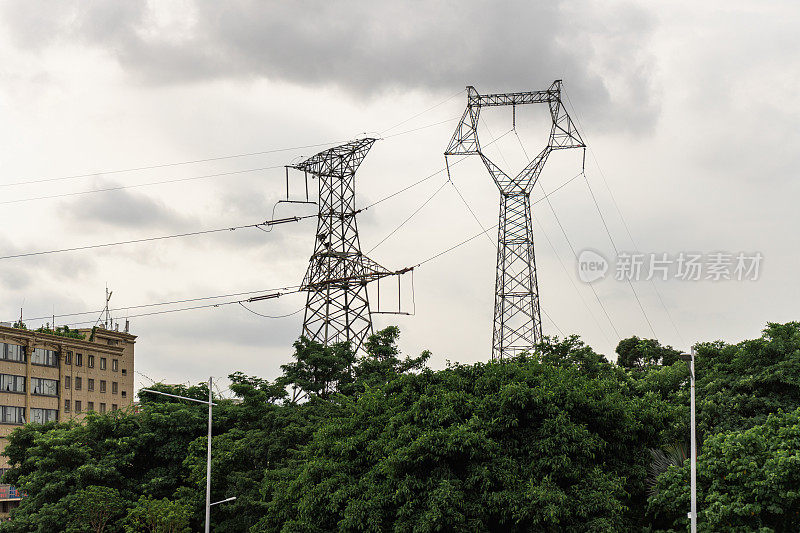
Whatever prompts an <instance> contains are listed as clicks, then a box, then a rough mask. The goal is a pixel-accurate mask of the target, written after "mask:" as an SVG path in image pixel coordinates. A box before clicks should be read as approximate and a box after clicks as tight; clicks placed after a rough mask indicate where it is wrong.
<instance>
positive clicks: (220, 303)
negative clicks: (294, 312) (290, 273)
mask: <svg viewBox="0 0 800 533" xmlns="http://www.w3.org/2000/svg"><path fill="white" fill-rule="evenodd" d="M296 292H300V290H299V289H295V290H291V291H286V292H281V293H274V294H268V295H264V296H261V297H259V296H255V297H253V298H247V299H245V300H231V301H227V302H215V303H210V304H203V305H194V306H191V307H181V308H178V309H166V310H164V311H151V312H149V313H139V314H135V315H126V316H125V317H124V318H126V319H129V318H139V317H143V316H155V315H166V314H170V313H179V312H182V311H194V310H197V309H209V308H213V307H223V306H226V305H234V304H241V303H251V302H255V301H260V300H267V299H272V298H279V297H281V296H285V295H287V294H293V293H296ZM264 316H266V315H264ZM287 316H289V315H287ZM275 318H282V317H275ZM84 324H94V321H90V322H74V323H72V324H66V325H67V326H81V325H84Z"/></svg>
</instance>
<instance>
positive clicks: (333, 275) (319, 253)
mask: <svg viewBox="0 0 800 533" xmlns="http://www.w3.org/2000/svg"><path fill="white" fill-rule="evenodd" d="M375 140H376V139H371V138H367V139H360V140H357V141H352V142H349V143H347V144H343V145H341V146H337V147H334V148H330V149H328V150H325V151H323V152H320V153H318V154H317V155H315V156H312V157H310V158H308V159H306V160H305V161H303V162H302V163H299V164H297V165H291V166H290V168H296V169H298V170H302V171H304V172H306V173H308V174H311V175H312V177H316V178H318V179H319V216H318V218H317V237H316V244H315V246H314V254H313V255H312V256H311V260H310V262H309V265H308V270H307V271H306V275H305V278H304V279H303V284H302V285H301V287H300V289H301V290H303V291H306V292H307V293H308V296H307V297H306V311H305V320H304V321H303V335H304V336H305V337H307V338H309V339H311V340H314V341H317V342H320V343H323V344H326V345H330V344H334V343H337V342H344V341H347V342H350V343H351V346H352V347H353V349H354V350H356V351H358V350H359V349H360V348H361V346H362V344H363V342H364V340H365V339H366V338H367V337H368V336H369V335H371V334H372V320H371V319H370V308H369V297H368V295H367V284H368V283H369V282H370V281H374V280H377V279H380V278H382V277H384V276H389V275H392V274H393V273H392V272H389V271H388V270H387V269H385V268H384V267H382V266H381V265H379V264H378V263H376V262H375V261H373V260H371V259H369V258H368V257H366V256H365V255H363V254H362V253H361V246H360V243H359V239H358V226H357V224H356V214H357V213H358V211H357V210H356V181H355V177H356V170H358V167H359V165H361V162H362V161H363V160H364V158H365V157H366V155H367V152H369V150H370V148H372V145H373V143H374V142H375Z"/></svg>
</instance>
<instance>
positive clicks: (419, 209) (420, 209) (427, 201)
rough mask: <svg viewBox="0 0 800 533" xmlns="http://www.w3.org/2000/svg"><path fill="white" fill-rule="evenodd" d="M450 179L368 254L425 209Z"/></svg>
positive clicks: (369, 251) (371, 249) (369, 252)
mask: <svg viewBox="0 0 800 533" xmlns="http://www.w3.org/2000/svg"><path fill="white" fill-rule="evenodd" d="M448 181H450V180H446V181H445V182H444V183H442V184H441V185H440V186H439V188H438V189H436V190H435V191H434V192H433V194H431V195H430V196H429V197H428V198H427V199H426V200H425V201H424V202H422V205H420V206H419V207H418V208H416V209H415V210H414V212H412V213H411V214H410V215H408V217H406V219H405V220H403V221H402V222H401V223H400V225H399V226H397V227H395V228H394V229H393V230H392V231H390V232H389V234H388V235H387V236H386V237H384V238H383V239H381V240H380V241H379V242H378V244H376V245H375V246H373V247H372V248H370V249H369V250H367V254H371V253H372V251H373V250H374V249H375V248H377V247H378V246H380V245H381V244H383V243H384V242H386V241H387V240H389V238H390V237H391V236H392V235H394V234H395V233H397V232H398V231H400V229H401V228H402V227H403V226H405V225H406V223H407V222H408V221H410V220H411V219H412V218H414V216H415V215H416V214H417V213H419V212H420V211H422V209H423V208H424V207H425V206H426V205H428V204H429V203H430V202H431V200H433V199H434V198H435V197H436V195H437V194H439V192H440V191H441V190H442V189H444V187H445V186H446V185H447V182H448Z"/></svg>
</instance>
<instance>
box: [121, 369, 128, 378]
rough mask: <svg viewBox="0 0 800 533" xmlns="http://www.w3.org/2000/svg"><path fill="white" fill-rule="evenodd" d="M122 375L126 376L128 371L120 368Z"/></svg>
mask: <svg viewBox="0 0 800 533" xmlns="http://www.w3.org/2000/svg"><path fill="white" fill-rule="evenodd" d="M122 375H123V376H127V375H128V371H127V370H125V369H124V368H123V369H122Z"/></svg>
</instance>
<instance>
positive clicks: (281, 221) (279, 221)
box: [0, 214, 317, 260]
mask: <svg viewBox="0 0 800 533" xmlns="http://www.w3.org/2000/svg"><path fill="white" fill-rule="evenodd" d="M316 216H317V215H316V214H314V215H305V216H301V217H288V218H280V219H277V220H266V221H264V222H258V223H256V224H246V225H243V226H231V227H227V228H217V229H208V230H202V231H191V232H187V233H176V234H173V235H162V236H159V237H147V238H144V239H132V240H129V241H117V242H108V243H103V244H89V245H86V246H75V247H72V248H59V249H56V250H44V251H40V252H26V253H21V254H13V255H6V256H0V260H2V259H15V258H19V257H32V256H37V255H48V254H57V253H62V252H76V251H80V250H92V249H95V248H108V247H111V246H120V245H123V244H135V243H141V242H151V241H160V240H166V239H177V238H180V237H192V236H195V235H208V234H210V233H220V232H223V231H235V230H238V229H245V228H262V227H267V226H273V225H275V224H285V223H288V222H297V221H300V220H303V219H306V218H313V217H316Z"/></svg>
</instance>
